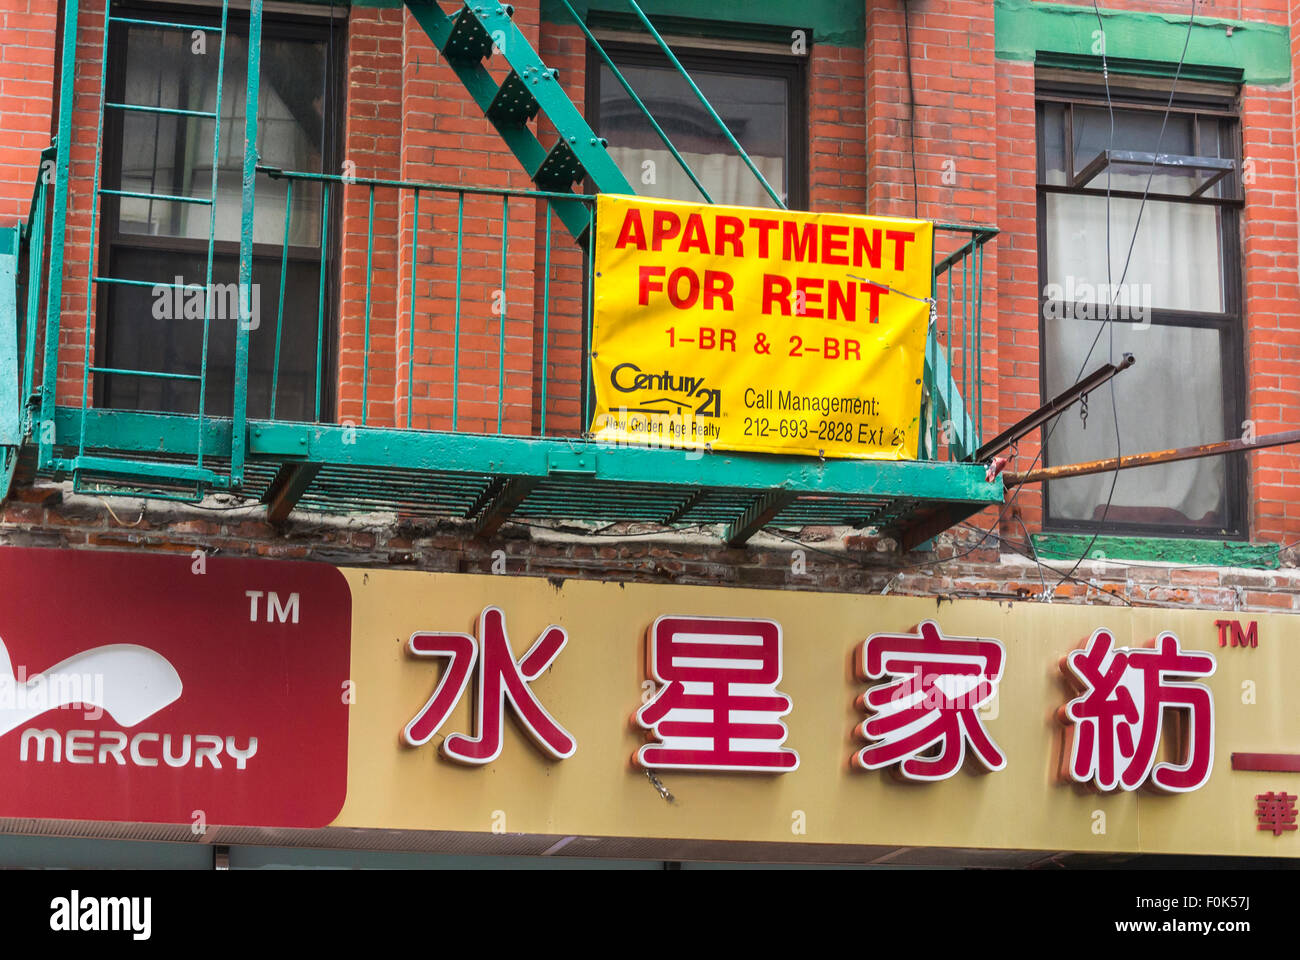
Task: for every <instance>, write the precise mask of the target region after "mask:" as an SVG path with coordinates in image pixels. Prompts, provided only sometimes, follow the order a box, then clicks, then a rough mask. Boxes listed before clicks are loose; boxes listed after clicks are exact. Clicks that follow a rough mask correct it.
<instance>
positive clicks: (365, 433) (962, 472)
mask: <svg viewBox="0 0 1300 960" xmlns="http://www.w3.org/2000/svg"><path fill="white" fill-rule="evenodd" d="M86 418H87V422H86V437H87V441H86V442H87V446H88V447H91V448H93V449H99V450H104V449H114V450H122V451H125V452H127V453H149V452H159V451H166V452H168V453H170V454H179V455H185V454H192V453H193V452H194V450H195V449H196V448H197V447H196V443H197V435H196V432H195V429H194V427H195V419H196V418H195V417H193V416H188V415H184V414H157V413H136V412H133V411H125V410H95V409H91V410H87V411H86ZM81 419H82V418H81V411H80V410H79V409H77V408H73V407H60V408H59V410H58V415H57V416H56V418H55V422H56V425H57V431H58V441H57V442H58V443H60V444H63V443H67V442H68V441H69V439H73V438H75V437H76V435H77V433H76V431H78V430H79V429H80V427H81ZM230 427H231V424H230V421H229V420H214V419H212V418H206V419H205V420H204V423H203V434H204V444H205V447H206V446H207V445H208V444H209V443H221V442H225V443H229V442H230ZM247 430H248V435H249V440H250V449H249V455H250V457H254V458H262V459H266V458H271V459H283V458H285V457H287V456H290V452H292V455H293V456H294V457H295V458H296V459H309V460H312V461H319V462H322V463H327V464H331V465H341V466H355V467H370V468H384V467H388V468H401V469H406V470H433V471H438V472H442V473H466V474H475V475H479V476H481V475H483V474H485V473H486V474H497V475H502V476H516V477H542V478H545V477H548V476H552V475H565V476H572V475H574V473H577V472H581V473H583V474H585V475H587V476H590V477H592V478H593V479H596V480H607V481H614V482H618V483H658V484H664V485H667V486H680V487H686V488H691V489H694V488H697V487H711V488H730V489H737V490H764V491H766V490H773V489H778V488H783V489H787V490H792V491H798V492H809V493H837V494H848V495H853V496H860V497H863V498H897V497H907V498H911V499H915V500H931V501H951V502H980V503H1001V502H1002V497H1003V486H1002V479H1001V477H999V478H997V479H995V480H994V481H993V482H992V483H988V482H985V480H984V471H985V468H984V467H983V466H981V465H979V464H969V463H951V462H926V461H920V460H840V459H834V460H826V461H825V462H822V461H820V460H816V459H813V458H810V457H782V456H772V455H767V454H743V453H721V452H714V453H710V454H702V455H697V454H696V453H695V452H691V451H684V450H664V449H654V448H650V447H613V446H611V447H606V446H602V445H600V444H596V443H585V442H579V441H575V440H570V439H556V440H547V439H542V438H534V437H500V436H480V435H475V434H456V433H445V432H431V431H423V430H401V429H395V428H387V427H364V428H353V427H344V426H339V425H337V424H310V423H272V422H270V421H266V420H251V421H249V423H248V427H247ZM70 431H71V432H70ZM73 442H75V439H73ZM579 461H581V469H580V470H579V469H578V468H577V466H576V465H577V464H578V463H579Z"/></svg>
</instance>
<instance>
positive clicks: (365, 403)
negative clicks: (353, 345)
mask: <svg viewBox="0 0 1300 960" xmlns="http://www.w3.org/2000/svg"><path fill="white" fill-rule="evenodd" d="M374 257H375V185H374V184H373V183H372V184H371V185H370V214H369V217H368V219H367V220H366V332H365V342H364V348H363V350H362V354H361V425H362V426H363V427H364V426H365V425H366V417H367V416H368V415H369V413H370V301H371V293H372V291H373V288H374V282H373V278H372V277H371V275H370V270H371V268H372V266H373V264H374Z"/></svg>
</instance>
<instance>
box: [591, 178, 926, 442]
mask: <svg viewBox="0 0 1300 960" xmlns="http://www.w3.org/2000/svg"><path fill="white" fill-rule="evenodd" d="M596 211H597V212H596V254H595V257H596V260H595V272H596V279H595V311H594V319H593V329H592V353H591V366H592V377H593V380H594V383H595V394H596V407H595V411H594V416H593V420H592V424H591V430H592V433H593V435H594V436H595V437H596V439H598V440H602V441H605V442H611V443H627V444H637V445H648V446H668V447H683V448H694V449H700V448H703V447H704V446H706V445H708V446H709V447H710V448H712V449H714V450H748V451H755V452H762V453H785V454H790V453H795V454H811V455H814V456H818V455H820V456H827V457H849V458H858V459H876V460H904V459H915V457H916V453H917V438H918V433H919V417H920V408H921V378H922V368H923V365H924V360H925V338H926V325H927V321H928V318H929V307H928V304H927V303H926V302H925V298H927V297H929V295H930V282H931V271H932V254H933V243H934V231H933V225H932V224H930V223H928V222H926V221H921V220H899V219H893V218H883V217H861V216H845V215H839V214H810V213H795V212H789V211H773V210H762V209H757V208H749V207H728V206H712V205H705V204H694V203H681V202H677V201H670V200H656V199H639V198H636V197H623V196H612V195H609V194H602V195H601V196H600V198H599V200H598V201H597V207H596Z"/></svg>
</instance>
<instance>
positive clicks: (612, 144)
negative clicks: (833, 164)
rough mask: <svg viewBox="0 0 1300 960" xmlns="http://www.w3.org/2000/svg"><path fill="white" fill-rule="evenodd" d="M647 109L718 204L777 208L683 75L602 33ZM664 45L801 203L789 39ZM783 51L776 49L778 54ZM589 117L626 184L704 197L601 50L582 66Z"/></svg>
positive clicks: (646, 51) (799, 112)
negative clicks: (749, 46)
mask: <svg viewBox="0 0 1300 960" xmlns="http://www.w3.org/2000/svg"><path fill="white" fill-rule="evenodd" d="M600 39H601V45H602V46H604V47H605V50H606V52H607V53H608V54H609V56H610V59H612V60H613V61H614V63H615V64H617V65H618V68H619V70H620V71H621V72H622V74H623V75H624V77H626V79H627V81H628V83H629V84H630V85H631V87H632V89H633V90H635V91H636V93H637V96H639V97H640V98H641V101H642V102H643V103H644V104H645V106H646V109H647V110H649V111H650V114H651V115H652V116H653V117H654V118H655V120H656V121H657V122H658V123H659V125H660V127H662V128H663V131H664V133H666V134H667V135H668V138H669V139H670V140H671V141H672V142H673V145H674V146H675V147H676V148H677V149H678V151H679V152H680V153H681V155H682V157H683V159H684V160H685V161H686V162H687V163H688V164H689V165H690V167H691V169H692V170H694V171H695V174H696V176H697V177H699V179H700V182H701V183H702V184H703V185H704V188H705V189H706V190H707V191H708V192H709V196H710V197H712V199H713V202H714V203H728V204H739V205H744V206H754V207H774V206H775V205H776V204H775V203H773V201H772V198H771V197H770V196H768V194H767V191H766V190H764V189H763V186H762V184H760V183H759V182H758V178H757V177H755V176H754V174H753V173H752V172H751V171H750V170H749V168H748V167H747V166H746V165H745V162H744V161H743V160H742V159H741V158H740V155H739V153H737V152H736V149H735V148H734V147H733V146H731V144H730V143H728V142H727V139H726V137H725V136H724V135H723V134H722V131H721V130H720V129H719V128H718V125H717V123H716V122H715V121H714V120H713V118H712V117H710V116H709V114H708V112H707V111H706V110H705V109H704V107H703V105H702V104H701V103H700V101H699V98H698V97H696V96H695V94H694V93H693V92H692V91H691V89H690V87H689V86H688V85H687V83H686V81H685V80H684V79H683V78H682V76H681V74H679V73H678V72H677V70H676V68H675V67H673V65H672V64H671V63H670V62H669V61H668V58H667V57H665V56H664V55H663V53H662V52H661V51H660V50H659V48H658V47H657V46H655V45H653V44H646V43H636V42H620V41H616V40H607V39H606V38H605V37H604V36H602V37H601V38H600ZM668 43H669V45H670V46H672V47H673V52H674V53H675V54H676V55H677V58H678V59H679V60H680V61H681V63H682V66H683V67H685V68H686V71H687V72H688V73H689V74H690V75H691V78H692V79H693V80H694V81H695V83H696V85H697V86H699V88H700V90H701V91H702V92H703V93H704V95H705V96H706V97H707V98H708V100H709V102H710V103H711V104H712V105H713V109H714V110H716V111H717V113H718V116H720V117H721V118H722V119H723V121H724V122H725V123H726V124H727V127H728V128H729V129H730V130H731V132H732V134H733V135H734V136H735V137H736V140H737V141H739V143H740V144H741V146H743V147H744V148H745V152H746V153H748V154H749V156H750V159H751V160H753V162H754V166H756V167H757V168H758V169H759V171H760V172H761V173H762V174H763V177H764V178H765V179H766V180H767V181H768V183H769V184H771V186H772V189H773V190H775V191H776V192H777V193H778V194H779V195H780V196H781V197H782V199H783V200H784V201H785V202H786V203H787V205H788V206H790V207H792V208H795V209H799V208H802V207H804V206H806V204H807V194H808V170H807V159H806V157H807V153H806V151H807V142H806V141H807V136H806V131H807V129H808V125H807V123H806V121H805V115H806V113H805V99H806V95H805V68H804V64H805V60H804V58H802V57H797V56H792V55H791V54H790V49H789V46H788V45H785V46H780V45H776V44H773V45H770V46H771V48H772V50H771V51H770V52H769V51H768V49H767V48H768V46H769V45H767V44H763V45H761V47H762V50H763V52H761V53H760V52H757V50H758V47H759V45H753V46H754V48H755V52H743V51H739V50H719V49H717V46H718V45H717V44H716V43H710V45H709V46H708V47H707V48H704V47H702V46H701V42H700V41H699V40H698V39H696V40H693V41H692V40H687V39H684V38H676V37H674V38H669V39H668ZM778 51H779V52H778ZM587 76H588V78H589V88H588V91H587V102H588V103H589V104H591V105H593V106H594V107H595V110H594V111H593V116H592V122H593V124H594V126H595V127H596V129H597V130H598V131H599V132H600V135H601V136H603V137H604V138H605V139H606V140H608V141H609V152H610V154H611V155H612V156H613V158H614V161H615V163H617V164H618V166H619V169H620V170H622V171H623V174H624V176H626V177H627V179H628V182H629V183H631V184H632V188H633V189H634V190H636V191H637V192H638V193H641V194H645V195H647V196H657V197H666V198H668V199H672V200H693V201H697V202H698V201H701V200H702V199H703V197H702V196H701V195H700V192H699V190H698V189H697V188H696V187H695V185H694V184H693V183H692V182H691V179H690V177H688V176H687V174H686V172H685V171H684V170H683V169H682V167H681V165H680V164H679V163H678V162H677V161H676V159H674V157H673V155H672V153H670V152H669V150H668V148H667V147H666V146H665V145H664V142H663V140H661V139H660V138H659V135H658V134H656V133H655V131H654V128H653V127H652V126H651V125H650V123H649V121H648V120H647V119H646V116H645V114H644V113H642V112H641V109H640V108H639V107H638V106H637V105H636V103H635V102H634V101H633V100H632V98H631V97H629V96H628V94H627V91H625V90H624V89H623V86H622V85H621V84H620V83H619V82H618V80H617V79H616V78H615V77H614V74H613V71H611V70H610V69H609V67H608V66H606V65H605V64H604V63H603V62H601V60H600V59H599V58H598V57H597V55H596V54H595V53H594V52H592V53H591V54H590V55H589V59H588V64H587Z"/></svg>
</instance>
